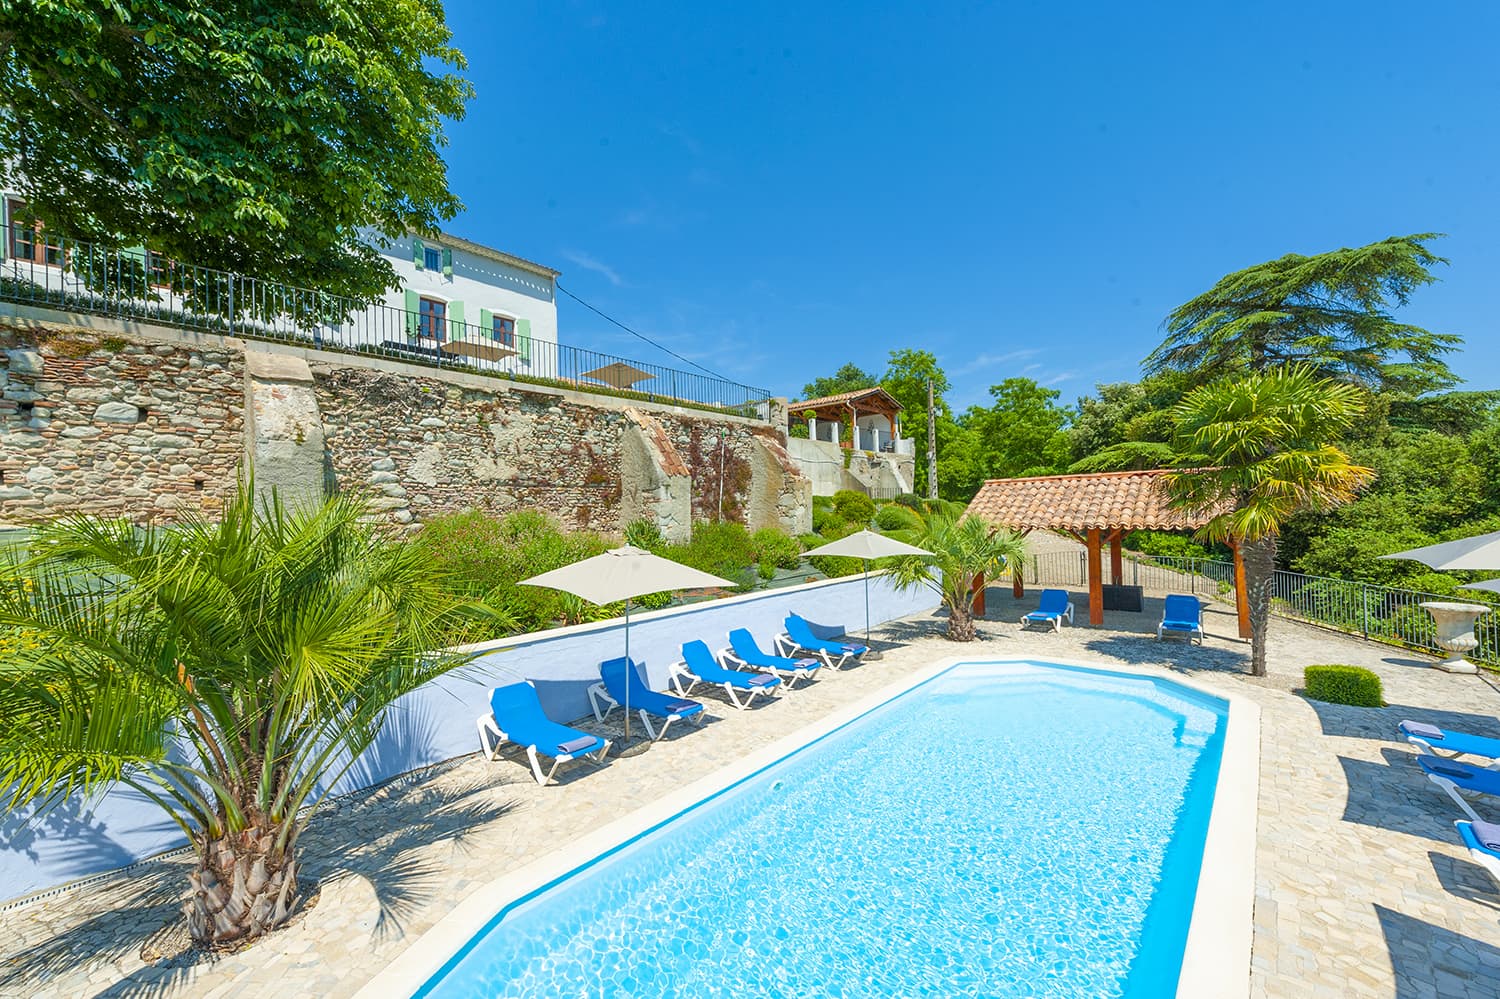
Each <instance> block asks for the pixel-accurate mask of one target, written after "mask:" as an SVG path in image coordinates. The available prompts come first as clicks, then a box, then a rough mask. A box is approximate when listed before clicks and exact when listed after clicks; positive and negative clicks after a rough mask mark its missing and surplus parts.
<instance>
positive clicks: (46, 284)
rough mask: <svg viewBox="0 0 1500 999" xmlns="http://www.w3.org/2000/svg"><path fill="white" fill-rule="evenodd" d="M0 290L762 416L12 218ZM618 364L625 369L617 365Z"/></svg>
mask: <svg viewBox="0 0 1500 999" xmlns="http://www.w3.org/2000/svg"><path fill="white" fill-rule="evenodd" d="M5 237H6V238H5V243H4V246H3V247H0V255H3V263H0V301H8V302H15V303H18V304H23V305H33V306H44V307H48V308H55V309H60V310H67V311H70V312H79V313H85V314H89V315H96V316H105V317H110V318H119V319H134V320H141V321H145V322H151V323H159V324H161V325H164V326H174V327H179V328H182V329H193V330H204V331H208V332H212V333H222V334H226V335H230V336H237V337H243V338H245V339H249V340H272V341H277V342H283V343H298V344H303V345H305V346H309V347H316V348H318V349H321V350H336V351H344V352H349V353H357V354H367V355H377V356H382V357H389V358H393V359H396V360H401V361H407V362H409V363H412V364H420V365H426V366H430V367H438V368H452V369H459V370H465V371H471V372H477V373H479V374H485V375H492V376H496V377H501V378H507V379H510V380H513V381H518V382H526V381H532V382H539V383H543V384H551V385H560V386H563V387H566V388H573V389H578V390H581V391H585V392H598V393H604V394H608V395H615V396H623V397H626V398H632V399H641V400H643V401H649V402H664V403H682V404H687V405H690V406H697V407H707V408H711V409H716V410H724V411H728V412H732V413H736V414H739V415H742V416H747V417H751V418H758V419H769V413H770V407H769V405H768V404H767V400H768V398H769V396H770V392H769V390H767V389H762V388H756V387H753V386H749V385H742V384H740V383H738V382H732V381H729V380H727V379H723V378H717V377H714V376H713V375H705V374H699V373H695V372H691V371H679V370H677V369H675V368H668V367H663V366H661V365H656V364H650V363H647V362H643V361H635V360H629V359H626V358H623V357H617V356H615V355H613V354H604V353H600V352H598V351H594V350H587V349H584V348H581V347H573V346H569V345H566V344H561V343H555V342H553V341H551V340H546V339H542V338H534V337H528V336H524V335H522V334H521V333H520V332H512V331H504V332H500V331H496V330H493V329H485V328H484V327H482V326H479V325H477V324H474V323H470V322H465V321H459V320H456V319H449V318H447V317H446V316H444V317H433V316H424V315H422V314H420V313H418V312H411V311H408V310H406V309H404V308H397V307H395V306H391V305H383V304H379V303H376V304H373V305H368V306H366V305H360V304H359V303H358V302H356V301H354V300H352V299H349V298H343V297H340V296H337V295H329V294H325V293H324V292H319V291H311V290H308V289H306V288H295V287H291V286H289V285H284V284H279V283H276V282H272V281H262V280H260V279H258V278H254V277H247V276H246V275H243V274H236V273H233V272H231V271H222V270H215V269H214V268H210V267H199V266H195V265H193V264H188V263H184V262H182V261H178V260H168V259H166V258H164V257H162V256H161V255H159V254H155V253H150V252H148V251H146V250H139V249H137V250H114V249H108V248H105V247H100V246H96V245H93V244H91V243H88V242H83V241H79V240H68V239H61V238H57V237H52V236H48V237H47V238H46V239H45V240H43V239H42V238H41V235H40V234H39V233H38V232H37V231H36V230H34V229H32V228H30V227H27V226H21V225H13V226H11V227H10V230H9V231H8V232H6V233H5ZM628 369H634V370H633V371H632V370H628Z"/></svg>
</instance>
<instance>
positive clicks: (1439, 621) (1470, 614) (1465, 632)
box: [1422, 600, 1490, 673]
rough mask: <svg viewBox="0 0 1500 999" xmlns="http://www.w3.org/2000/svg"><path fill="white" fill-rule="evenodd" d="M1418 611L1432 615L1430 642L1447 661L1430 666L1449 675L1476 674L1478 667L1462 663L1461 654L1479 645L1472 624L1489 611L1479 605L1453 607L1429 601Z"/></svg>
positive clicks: (1442, 601) (1443, 601) (1469, 663)
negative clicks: (1436, 646) (1445, 656)
mask: <svg viewBox="0 0 1500 999" xmlns="http://www.w3.org/2000/svg"><path fill="white" fill-rule="evenodd" d="M1422 607H1423V608H1424V609H1426V611H1427V613H1429V614H1431V615H1432V621H1433V623H1434V624H1436V625H1437V634H1436V635H1435V636H1434V640H1435V641H1436V642H1437V644H1438V648H1440V649H1443V650H1444V651H1446V652H1447V653H1448V658H1447V659H1444V660H1443V661H1442V662H1440V663H1435V664H1434V665H1436V666H1437V668H1438V669H1441V670H1447V671H1448V672H1449V673H1478V672H1479V667H1477V666H1475V665H1474V664H1473V663H1471V662H1469V661H1468V660H1467V659H1465V658H1464V653H1465V652H1469V651H1470V650H1472V649H1474V648H1475V647H1477V646H1478V645H1479V639H1478V638H1476V637H1475V635H1474V622H1475V621H1476V620H1478V619H1479V617H1480V615H1482V614H1487V613H1489V611H1490V608H1488V607H1486V606H1484V605H1483V604H1463V603H1453V602H1450V601H1446V600H1429V601H1426V602H1425V603H1423V604H1422Z"/></svg>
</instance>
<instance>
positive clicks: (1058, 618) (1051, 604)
mask: <svg viewBox="0 0 1500 999" xmlns="http://www.w3.org/2000/svg"><path fill="white" fill-rule="evenodd" d="M1063 618H1067V619H1068V623H1069V624H1072V623H1073V601H1071V600H1069V599H1068V591H1067V590H1043V591H1042V598H1041V600H1040V601H1039V602H1038V604H1037V608H1036V610H1034V611H1032V612H1031V613H1030V614H1027V615H1026V616H1025V617H1023V618H1021V627H1022V628H1024V627H1026V626H1027V625H1028V624H1050V625H1052V630H1053V631H1062V625H1063Z"/></svg>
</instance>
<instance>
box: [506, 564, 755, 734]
mask: <svg viewBox="0 0 1500 999" xmlns="http://www.w3.org/2000/svg"><path fill="white" fill-rule="evenodd" d="M521 585H522V586H545V587H548V588H550V589H554V590H562V591H563V592H564V593H571V594H573V595H574V596H578V597H582V598H583V599H585V600H587V601H588V602H589V603H591V604H612V603H614V602H615V601H617V600H623V601H625V659H626V660H627V661H628V660H629V659H630V598H631V597H639V596H644V595H645V594H647V593H661V592H662V591H663V590H700V589H704V588H705V587H710V586H733V585H734V583H732V582H730V581H729V580H727V579H720V578H719V577H718V576H714V575H710V574H709V573H706V572H700V571H699V570H697V569H694V568H693V567H692V566H687V565H683V564H682V563H681V562H673V561H672V560H671V559H666V558H662V557H661V556H660V555H653V554H651V553H650V552H648V551H646V550H645V549H643V548H637V547H635V546H634V545H625V546H624V547H622V548H614V549H611V550H610V551H607V552H605V553H603V554H602V555H595V556H594V557H593V558H586V559H584V560H583V561H581V562H574V563H573V564H572V565H565V566H563V567H562V568H561V569H553V570H552V571H551V572H544V573H542V574H541V575H540V576H532V577H531V578H530V579H523V580H521ZM627 668H628V667H627ZM624 708H625V738H626V740H627V741H628V740H629V739H630V686H629V684H627V685H626V687H625V704H624Z"/></svg>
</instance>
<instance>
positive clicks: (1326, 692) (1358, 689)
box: [1302, 665, 1385, 708]
mask: <svg viewBox="0 0 1500 999" xmlns="http://www.w3.org/2000/svg"><path fill="white" fill-rule="evenodd" d="M1302 682H1303V686H1304V687H1305V688H1306V690H1307V696H1308V697H1310V698H1312V699H1313V700H1315V701H1327V702H1328V703H1329V704H1352V705H1354V706H1355V707H1359V708H1379V707H1384V706H1385V697H1384V695H1383V691H1382V690H1381V689H1380V677H1378V676H1376V675H1375V674H1374V673H1372V672H1370V671H1369V670H1367V669H1364V668H1362V667H1360V666H1339V665H1329V666H1309V667H1307V669H1305V670H1303V671H1302Z"/></svg>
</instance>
